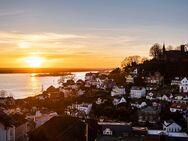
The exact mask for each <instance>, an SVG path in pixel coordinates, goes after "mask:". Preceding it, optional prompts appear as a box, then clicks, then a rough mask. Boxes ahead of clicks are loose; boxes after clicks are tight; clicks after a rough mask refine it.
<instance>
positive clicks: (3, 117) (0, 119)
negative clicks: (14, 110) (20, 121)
mask: <svg viewBox="0 0 188 141" xmlns="http://www.w3.org/2000/svg"><path fill="white" fill-rule="evenodd" d="M0 123H2V124H3V125H4V126H6V127H12V126H13V125H14V124H15V121H14V120H13V119H12V118H11V117H10V116H8V115H7V114H5V113H4V112H3V111H0Z"/></svg>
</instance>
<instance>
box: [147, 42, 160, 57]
mask: <svg viewBox="0 0 188 141" xmlns="http://www.w3.org/2000/svg"><path fill="white" fill-rule="evenodd" d="M161 54H162V49H161V45H160V44H158V43H155V44H154V45H153V46H152V47H151V48H150V51H149V55H150V56H152V57H153V58H155V59H158V58H159V57H160V55H161Z"/></svg>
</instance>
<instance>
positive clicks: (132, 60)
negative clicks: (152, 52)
mask: <svg viewBox="0 0 188 141" xmlns="http://www.w3.org/2000/svg"><path fill="white" fill-rule="evenodd" d="M144 59H145V58H144ZM142 62H143V58H142V57H140V56H137V55H136V56H129V57H126V58H125V59H124V60H123V61H122V62H121V67H123V68H124V67H126V66H133V65H135V64H140V63H142Z"/></svg>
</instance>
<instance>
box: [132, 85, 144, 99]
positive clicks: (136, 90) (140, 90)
mask: <svg viewBox="0 0 188 141" xmlns="http://www.w3.org/2000/svg"><path fill="white" fill-rule="evenodd" d="M145 94H146V89H145V88H144V87H137V86H133V87H131V91H130V97H131V98H141V97H144V96H145Z"/></svg>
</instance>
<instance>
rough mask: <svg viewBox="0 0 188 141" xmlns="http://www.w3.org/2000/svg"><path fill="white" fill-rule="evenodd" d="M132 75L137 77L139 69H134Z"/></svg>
mask: <svg viewBox="0 0 188 141" xmlns="http://www.w3.org/2000/svg"><path fill="white" fill-rule="evenodd" d="M131 74H132V75H134V76H136V75H137V74H138V69H137V68H136V69H134V70H133V71H132V72H131Z"/></svg>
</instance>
